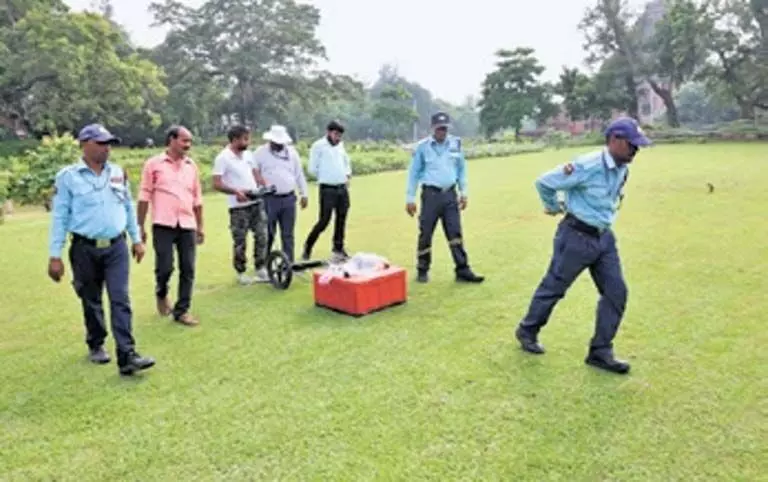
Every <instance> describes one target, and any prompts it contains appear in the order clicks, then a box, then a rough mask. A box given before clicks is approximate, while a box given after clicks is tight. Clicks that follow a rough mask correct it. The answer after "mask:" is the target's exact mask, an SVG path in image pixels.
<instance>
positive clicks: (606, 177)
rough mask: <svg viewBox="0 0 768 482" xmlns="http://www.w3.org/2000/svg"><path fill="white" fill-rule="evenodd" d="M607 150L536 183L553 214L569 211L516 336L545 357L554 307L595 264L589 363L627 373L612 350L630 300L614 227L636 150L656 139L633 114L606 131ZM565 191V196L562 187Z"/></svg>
mask: <svg viewBox="0 0 768 482" xmlns="http://www.w3.org/2000/svg"><path fill="white" fill-rule="evenodd" d="M605 142H606V146H605V148H604V149H602V150H600V151H597V152H594V153H591V154H587V155H585V156H583V157H581V158H579V159H577V160H575V161H574V162H572V163H569V164H566V165H564V166H562V167H559V168H556V169H554V170H552V171H550V172H547V173H545V174H544V175H542V176H541V177H539V179H538V180H537V181H536V188H537V190H538V192H539V196H540V197H541V200H542V203H543V204H544V212H545V213H546V214H548V215H550V216H556V215H558V214H561V213H564V214H565V217H564V218H563V219H562V220H561V222H560V224H559V225H558V227H557V232H556V234H555V239H554V252H553V254H552V260H551V262H550V265H549V269H548V270H547V273H546V274H545V275H544V278H543V279H542V280H541V282H540V284H539V286H538V288H536V292H535V293H534V294H533V300H532V301H531V304H530V307H529V309H528V313H527V314H526V315H525V317H524V318H523V320H522V321H521V322H520V324H519V326H518V328H517V330H516V332H515V336H516V338H517V340H518V341H519V342H520V345H521V347H522V349H523V350H525V351H527V352H529V353H533V354H543V353H544V347H542V346H541V345H540V344H539V342H538V334H539V331H540V330H541V328H542V327H543V326H544V325H546V324H547V321H548V320H549V317H550V315H551V313H552V310H553V309H554V307H555V304H557V302H558V301H559V300H560V299H562V298H563V296H565V293H566V291H567V290H568V288H569V287H570V286H571V285H572V284H573V282H574V281H575V280H576V278H577V277H578V276H579V274H581V272H582V271H584V270H585V269H587V268H588V269H589V274H590V275H591V276H592V281H594V283H595V286H596V287H597V290H598V292H599V293H600V301H599V302H598V305H597V321H596V326H595V333H594V336H593V337H592V341H591V342H590V347H589V352H588V354H587V357H586V359H585V360H584V361H585V363H587V364H588V365H592V366H594V367H597V368H600V369H603V370H607V371H610V372H614V373H621V374H624V373H628V372H629V368H630V365H629V363H627V362H624V361H621V360H617V359H616V358H615V357H614V354H613V339H614V338H615V336H616V333H617V331H618V329H619V324H620V323H621V319H622V317H623V316H624V310H625V307H626V304H627V285H626V283H625V282H624V276H623V274H622V269H621V262H620V260H619V252H618V249H617V247H616V238H615V237H614V234H613V231H612V230H611V226H612V225H613V223H614V220H615V217H616V211H617V209H618V206H619V204H620V202H621V200H622V198H623V189H624V183H625V182H626V180H627V176H628V174H629V171H628V165H629V164H630V163H631V162H632V160H633V158H634V157H635V154H636V153H637V151H638V150H639V149H640V148H641V147H644V146H648V145H650V144H651V141H650V140H649V139H648V138H647V137H646V136H645V135H644V134H643V132H642V130H641V129H640V126H639V125H638V124H637V122H636V121H635V120H634V119H630V118H619V119H617V120H615V121H613V122H612V123H611V124H610V125H609V126H608V128H607V129H606V131H605ZM558 191H563V192H565V201H564V202H560V201H558V199H557V192H558Z"/></svg>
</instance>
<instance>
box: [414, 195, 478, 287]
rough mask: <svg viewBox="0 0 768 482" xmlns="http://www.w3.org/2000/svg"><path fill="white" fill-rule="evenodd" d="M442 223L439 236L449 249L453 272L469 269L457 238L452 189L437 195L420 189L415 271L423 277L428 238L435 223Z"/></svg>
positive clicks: (429, 255) (429, 248) (427, 260)
mask: <svg viewBox="0 0 768 482" xmlns="http://www.w3.org/2000/svg"><path fill="white" fill-rule="evenodd" d="M438 220H440V221H442V225H443V232H444V233H445V238H446V240H447V241H448V246H449V247H450V249H451V256H452V257H453V263H454V264H455V265H456V272H460V271H466V270H468V269H469V260H468V259H467V253H466V251H465V250H464V241H463V240H462V238H461V215H460V214H459V202H458V198H457V196H456V190H455V189H449V190H446V191H441V190H439V189H437V188H433V187H430V186H424V188H423V189H422V191H421V214H420V215H419V241H418V246H417V249H418V254H417V261H416V267H417V269H418V271H419V272H421V273H426V272H427V271H429V267H430V265H431V264H432V236H433V235H434V232H435V228H436V227H437V221H438Z"/></svg>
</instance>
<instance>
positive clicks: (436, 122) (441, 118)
mask: <svg viewBox="0 0 768 482" xmlns="http://www.w3.org/2000/svg"><path fill="white" fill-rule="evenodd" d="M431 121H432V122H431V123H432V127H433V128H438V127H450V125H451V118H450V116H449V115H448V114H446V113H445V112H437V113H436V114H434V115H432V119H431Z"/></svg>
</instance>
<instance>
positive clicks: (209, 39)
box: [0, 0, 768, 143]
mask: <svg viewBox="0 0 768 482" xmlns="http://www.w3.org/2000/svg"><path fill="white" fill-rule="evenodd" d="M767 9H768V7H767V6H766V1H765V0H705V1H694V0H654V1H652V2H651V3H649V4H648V5H647V6H646V7H645V8H644V9H643V10H641V11H639V12H634V11H632V10H631V9H630V8H629V7H628V6H627V3H626V2H625V1H623V0H595V4H594V6H593V7H592V8H590V9H588V11H587V12H586V13H585V15H584V18H583V19H582V20H581V22H580V23H579V26H580V29H581V30H582V31H583V33H584V38H585V48H586V50H587V52H588V53H589V56H588V59H587V63H586V65H587V68H585V69H580V68H568V67H564V68H563V71H562V72H561V74H560V77H559V80H558V81H557V82H553V83H548V82H543V81H542V80H541V77H542V74H543V72H544V70H545V69H544V67H543V66H542V65H541V63H540V61H539V60H538V59H537V58H536V55H535V51H534V50H533V49H532V48H529V47H524V46H521V47H517V48H510V49H501V50H499V51H498V52H496V56H497V58H498V62H497V66H496V69H494V71H492V72H490V73H488V74H487V76H486V78H485V81H484V82H483V84H482V93H481V96H480V98H479V99H474V98H472V97H468V98H467V99H466V100H465V101H464V102H463V103H462V104H461V105H451V104H450V103H448V102H444V101H441V100H439V99H436V98H435V97H434V96H433V95H432V93H431V92H430V91H429V90H428V89H427V88H425V87H423V86H421V85H419V84H417V83H415V82H411V81H409V80H408V79H405V78H403V77H402V76H401V75H399V73H398V72H397V69H396V68H395V67H393V66H390V65H384V66H382V68H381V70H380V72H379V76H378V79H377V80H376V82H375V83H374V84H373V85H371V86H365V85H363V84H362V83H361V82H360V81H358V80H357V79H354V78H352V77H350V76H346V75H339V74H337V73H333V72H328V71H326V70H322V69H320V68H319V67H318V65H319V63H320V61H322V60H323V59H325V58H326V52H325V48H324V46H323V45H322V43H321V42H320V41H319V39H318V38H317V35H316V30H317V27H318V24H319V21H320V11H319V10H318V9H317V8H316V7H314V6H311V5H306V4H303V3H298V2H296V1H294V0H275V1H270V2H264V1H258V0H208V1H206V2H205V3H203V4H202V5H201V6H199V7H189V6H187V5H184V4H183V3H181V2H179V1H177V0H162V1H158V2H155V3H153V4H151V6H150V10H151V13H152V15H153V18H154V21H155V24H156V25H159V26H164V27H166V28H167V29H168V34H167V36H166V38H165V39H164V41H163V42H162V43H161V44H160V45H158V46H156V47H154V48H151V49H150V48H142V47H138V46H135V45H134V44H133V43H132V42H131V40H130V38H129V36H128V34H127V33H126V31H125V30H124V28H123V27H122V26H121V25H120V24H119V23H117V22H116V21H115V20H114V16H113V8H112V5H111V3H110V0H100V4H99V5H98V8H97V9H96V10H95V11H93V12H73V11H70V10H69V9H68V8H67V6H66V5H65V4H64V3H63V1H62V0H2V1H0V135H2V133H3V132H5V134H6V135H8V134H9V133H13V132H14V131H16V130H18V129H19V128H20V127H21V128H23V129H24V130H26V131H28V132H30V133H32V134H33V135H35V136H37V137H39V136H42V135H44V134H47V133H63V132H74V131H75V130H76V129H77V128H78V127H79V126H81V125H83V124H86V123H89V122H94V121H98V122H103V123H105V124H107V125H109V126H110V128H111V129H112V130H114V131H116V132H117V133H118V134H119V135H121V136H122V137H123V138H125V139H127V140H129V142H137V143H140V142H142V141H144V140H145V139H146V138H155V139H159V138H160V137H161V134H162V131H163V130H164V128H166V127H167V126H168V125H170V124H175V123H180V124H184V125H186V126H188V127H190V128H191V129H192V130H193V131H194V132H195V134H197V135H198V136H201V137H203V138H208V139H211V138H214V137H216V136H220V135H221V134H222V133H223V132H224V129H226V126H227V124H229V123H235V122H237V123H245V124H248V125H255V126H260V127H262V128H263V127H265V126H267V125H268V124H270V123H273V122H279V123H282V124H285V125H287V126H289V129H290V130H291V131H292V133H293V134H294V136H295V137H299V138H306V137H309V136H315V135H318V134H319V133H320V132H322V130H323V128H324V126H325V125H326V123H327V122H328V120H329V117H335V118H338V119H340V120H341V121H342V122H344V123H345V124H346V126H347V132H348V137H349V138H352V139H387V140H393V141H394V140H410V139H412V137H413V136H414V135H415V136H421V135H424V134H425V133H426V132H427V131H428V129H429V117H430V115H431V114H432V113H434V112H435V111H436V110H446V111H448V112H449V113H450V114H451V115H452V117H453V118H454V123H455V125H456V127H455V130H456V132H457V133H458V134H459V135H462V136H472V135H475V134H476V133H478V132H480V133H483V134H484V135H486V136H488V137H492V136H494V135H496V134H499V133H501V132H503V131H505V130H508V129H511V130H513V131H515V132H516V133H518V134H519V133H520V131H521V130H522V129H523V127H524V126H525V125H526V124H527V123H528V124H530V123H532V124H534V125H535V124H539V125H540V124H542V123H544V122H545V121H546V120H547V119H549V118H551V117H552V116H555V115H557V114H558V113H560V112H561V111H564V112H565V113H566V114H567V116H568V118H570V119H571V120H587V119H593V120H594V119H596V120H598V121H604V120H607V119H609V118H610V117H611V116H612V115H613V114H614V113H615V112H617V111H619V112H626V113H628V114H629V115H632V116H635V117H638V115H639V112H638V109H639V104H640V103H639V102H638V100H639V95H640V94H639V92H641V89H642V88H647V89H651V90H652V91H653V92H655V93H656V95H658V96H659V97H660V98H661V99H662V100H663V102H664V105H665V107H666V119H665V121H666V122H667V123H668V124H669V125H670V126H672V127H677V126H679V125H680V124H681V123H701V122H705V121H707V120H710V121H713V122H717V121H722V120H729V119H732V118H734V119H735V118H753V117H755V116H756V115H757V114H758V112H760V111H761V110H764V109H766V108H767V107H768V38H767V37H766V32H768V10H767Z"/></svg>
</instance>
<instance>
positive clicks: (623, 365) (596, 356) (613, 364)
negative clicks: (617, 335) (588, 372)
mask: <svg viewBox="0 0 768 482" xmlns="http://www.w3.org/2000/svg"><path fill="white" fill-rule="evenodd" d="M584 363H586V364H587V365H591V366H593V367H595V368H600V369H601V370H605V371H609V372H611V373H618V374H621V375H624V374H627V373H629V363H627V362H625V361H623V360H617V359H616V358H614V357H613V354H608V353H599V352H590V353H589V355H587V358H585V359H584Z"/></svg>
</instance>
